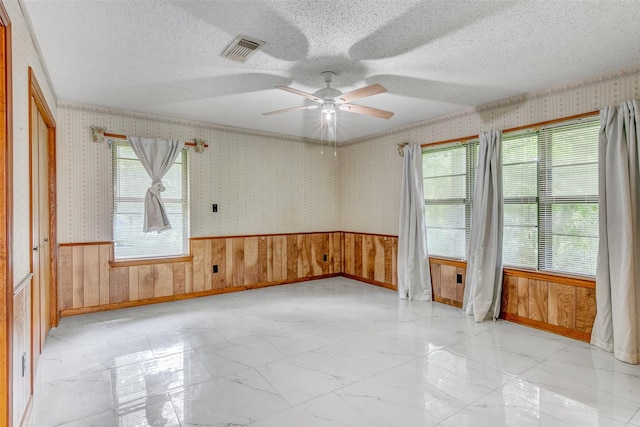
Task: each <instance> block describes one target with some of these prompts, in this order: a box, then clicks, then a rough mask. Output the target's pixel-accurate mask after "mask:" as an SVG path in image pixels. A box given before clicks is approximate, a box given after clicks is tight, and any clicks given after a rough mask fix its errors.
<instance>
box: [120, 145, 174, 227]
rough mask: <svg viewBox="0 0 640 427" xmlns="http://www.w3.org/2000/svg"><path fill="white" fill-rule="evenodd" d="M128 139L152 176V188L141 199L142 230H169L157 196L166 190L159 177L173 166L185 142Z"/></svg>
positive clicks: (165, 212)
mask: <svg viewBox="0 0 640 427" xmlns="http://www.w3.org/2000/svg"><path fill="white" fill-rule="evenodd" d="M128 140H129V143H130V144H131V147H132V148H133V151H134V153H135V154H136V156H137V157H138V159H139V160H140V162H141V163H142V165H143V166H144V168H145V170H146V171H147V173H148V174H149V177H150V178H151V187H149V189H148V190H147V194H146V195H145V200H144V228H143V231H144V232H145V233H150V232H152V231H156V232H158V233H160V232H162V231H165V230H169V229H171V223H170V222H169V217H168V215H167V211H166V210H165V208H164V203H162V196H161V195H160V193H161V192H163V191H164V190H165V187H164V185H163V184H162V178H163V177H164V176H165V175H166V173H167V172H168V171H169V169H171V166H173V163H174V162H175V161H176V158H177V157H178V155H179V154H180V151H181V150H182V148H183V147H184V142H181V141H176V140H163V139H157V138H142V137H137V136H131V137H128Z"/></svg>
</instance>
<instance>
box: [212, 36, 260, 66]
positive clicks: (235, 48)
mask: <svg viewBox="0 0 640 427" xmlns="http://www.w3.org/2000/svg"><path fill="white" fill-rule="evenodd" d="M264 44H266V43H265V42H263V41H262V40H258V39H254V38H251V37H249V36H245V35H244V34H240V35H239V36H238V37H236V39H235V40H234V41H232V42H231V44H230V45H229V46H228V47H227V48H226V49H225V50H224V52H222V56H224V57H225V58H229V59H232V60H234V61H238V62H247V59H249V57H250V56H251V55H252V54H253V53H254V52H255V51H256V50H258V49H260V48H261V47H262V45H264Z"/></svg>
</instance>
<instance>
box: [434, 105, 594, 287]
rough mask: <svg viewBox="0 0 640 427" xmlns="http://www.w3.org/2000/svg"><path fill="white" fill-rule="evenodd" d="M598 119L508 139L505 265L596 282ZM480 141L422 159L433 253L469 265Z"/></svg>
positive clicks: (504, 172)
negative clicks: (467, 261) (578, 277)
mask: <svg viewBox="0 0 640 427" xmlns="http://www.w3.org/2000/svg"><path fill="white" fill-rule="evenodd" d="M599 130H600V122H599V120H598V117H597V116H595V117H589V118H585V119H580V120H574V121H568V122H562V123H557V124H554V125H550V126H545V127H543V128H540V129H536V130H528V131H520V132H511V133H505V134H504V135H503V138H502V144H503V145H502V165H503V170H502V179H503V192H504V229H503V231H504V239H503V262H504V265H505V266H511V267H517V268H529V269H536V270H547V271H555V272H559V273H569V274H580V275H587V276H594V275H595V270H596V260H597V254H598V136H599ZM477 158H478V141H477V140H475V141H471V142H468V143H467V144H455V145H449V146H445V147H441V146H435V147H427V148H425V149H424V150H423V152H422V168H423V174H424V193H425V196H424V197H425V216H426V220H427V242H428V245H429V254H430V255H434V256H442V257H450V258H458V259H466V257H467V256H468V253H469V237H470V230H471V209H472V207H473V195H474V186H475V174H476V167H477Z"/></svg>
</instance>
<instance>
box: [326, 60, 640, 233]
mask: <svg viewBox="0 0 640 427" xmlns="http://www.w3.org/2000/svg"><path fill="white" fill-rule="evenodd" d="M629 99H640V67H634V68H630V69H626V70H621V71H618V72H615V73H610V74H607V75H603V76H600V77H596V78H592V79H588V80H585V81H582V82H577V83H573V84H568V85H565V86H563V87H559V88H554V89H549V90H545V91H541V92H537V93H532V94H528V95H526V96H522V97H517V98H510V99H507V100H504V101H501V102H497V103H495V104H491V105H486V106H483V107H480V108H476V109H473V110H468V111H463V112H460V113H455V114H450V115H447V116H443V117H440V118H437V119H434V120H429V121H426V122H423V123H420V124H416V125H414V126H411V127H410V128H407V129H405V130H402V131H400V132H395V133H389V134H386V135H380V136H378V137H376V138H371V139H368V140H364V141H357V142H354V143H352V144H349V145H346V146H343V147H341V148H340V150H339V153H338V154H339V156H340V164H341V169H340V172H341V175H340V185H341V193H340V226H339V228H340V229H341V230H348V231H357V232H363V233H381V234H394V235H395V234H398V207H399V205H400V180H401V176H402V159H401V157H400V156H399V155H398V152H397V147H396V145H395V144H397V143H401V142H409V143H411V144H425V143H429V142H437V141H446V140H449V139H453V138H462V137H465V136H470V135H477V134H478V133H479V132H482V131H486V130H490V129H508V128H512V127H517V126H523V125H527V124H532V123H539V122H543V121H546V120H552V119H557V118H561V117H567V116H572V115H576V114H580V113H585V112H590V111H595V110H599V109H601V108H602V107H604V106H607V105H612V104H619V103H620V102H622V101H625V100H629Z"/></svg>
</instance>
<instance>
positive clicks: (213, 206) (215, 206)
mask: <svg viewBox="0 0 640 427" xmlns="http://www.w3.org/2000/svg"><path fill="white" fill-rule="evenodd" d="M211 210H212V211H213V212H218V204H217V203H214V204H213V205H211Z"/></svg>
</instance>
